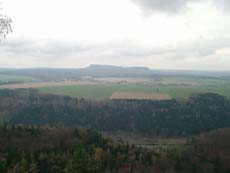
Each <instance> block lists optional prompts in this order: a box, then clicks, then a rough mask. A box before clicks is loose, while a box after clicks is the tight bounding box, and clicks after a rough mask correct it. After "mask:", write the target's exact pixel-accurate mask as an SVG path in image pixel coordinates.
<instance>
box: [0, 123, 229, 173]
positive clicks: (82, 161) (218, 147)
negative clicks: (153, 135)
mask: <svg viewBox="0 0 230 173" xmlns="http://www.w3.org/2000/svg"><path fill="white" fill-rule="evenodd" d="M229 137H230V130H229V129H221V130H217V131H214V132H212V133H208V134H204V135H201V136H198V137H195V138H193V140H189V142H188V143H187V144H186V145H183V146H180V147H178V146H175V147H172V146H171V147H170V146H169V147H157V148H156V147H154V148H152V149H151V148H148V149H145V148H141V147H137V146H134V145H129V144H117V143H114V142H113V141H111V140H109V139H104V138H103V137H102V136H101V135H100V134H98V133H97V132H95V131H93V130H81V129H78V128H70V127H68V128H67V127H61V126H56V127H50V126H43V127H38V126H22V125H16V126H12V125H9V124H2V125H1V126H0V145H1V148H0V172H1V173H6V172H7V173H11V172H12V173H13V172H17V173H25V172H34V173H58V172H68V173H78V172H79V173H92V172H95V173H97V172H98V173H103V172H107V173H110V172H122V173H130V172H133V173H142V172H156V173H163V172H167V173H175V172H183V173H204V172H208V173H228V172H229V171H230V167H229V165H230V160H229V156H230V146H229V145H230V141H229V139H230V138H229Z"/></svg>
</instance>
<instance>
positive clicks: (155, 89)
mask: <svg viewBox="0 0 230 173" xmlns="http://www.w3.org/2000/svg"><path fill="white" fill-rule="evenodd" d="M38 90H39V91H40V92H42V93H51V94H58V95H67V96H71V97H80V98H81V97H84V98H90V99H94V100H100V99H109V98H110V97H111V95H112V94H113V93H114V92H116V91H121V92H146V93H165V94H168V95H169V96H171V97H172V98H188V97H189V96H190V95H191V94H193V93H207V92H212V93H217V94H220V95H223V96H227V97H230V85H228V84H225V85H201V86H180V85H178V86H175V85H151V86H150V85H135V84H97V85H75V86H55V87H41V88H38Z"/></svg>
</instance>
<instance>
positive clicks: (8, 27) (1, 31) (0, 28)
mask: <svg viewBox="0 0 230 173" xmlns="http://www.w3.org/2000/svg"><path fill="white" fill-rule="evenodd" d="M1 12H2V11H1V9H0V41H2V40H3V39H5V38H6V36H7V35H8V34H9V33H11V32H12V31H13V29H12V20H11V18H10V17H8V16H5V15H3V14H2V13H1Z"/></svg>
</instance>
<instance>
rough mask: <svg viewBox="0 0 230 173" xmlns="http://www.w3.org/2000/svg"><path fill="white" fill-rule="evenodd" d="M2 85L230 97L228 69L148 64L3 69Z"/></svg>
mask: <svg viewBox="0 0 230 173" xmlns="http://www.w3.org/2000/svg"><path fill="white" fill-rule="evenodd" d="M0 82H1V84H0V88H2V89H3V88H11V89H17V88H36V89H38V90H39V91H40V92H42V93H50V94H58V95H66V96H71V97H80V98H81V97H82V98H87V99H94V100H95V99H96V100H100V99H109V98H111V96H112V95H113V93H114V92H118V91H119V92H143V93H153V94H154V93H158V94H167V95H169V96H170V97H171V98H182V99H186V98H188V97H189V96H191V95H192V94H194V93H209V92H212V93H217V94H220V95H223V96H227V97H229V96H230V74H229V73H228V72H225V73H224V72H216V73H214V72H189V71H185V72H183V71H180V72H179V71H173V73H172V72H171V71H166V70H165V71H163V70H162V71H160V70H159V71H154V70H150V69H148V68H144V67H129V68H124V67H116V66H106V65H91V66H89V67H87V68H85V69H72V70H71V69H17V70H16V69H11V70H8V71H7V70H2V71H1V72H0Z"/></svg>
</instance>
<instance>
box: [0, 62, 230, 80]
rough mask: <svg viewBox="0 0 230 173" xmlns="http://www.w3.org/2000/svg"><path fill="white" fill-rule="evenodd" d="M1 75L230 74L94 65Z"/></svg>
mask: <svg viewBox="0 0 230 173" xmlns="http://www.w3.org/2000/svg"><path fill="white" fill-rule="evenodd" d="M0 74H7V75H22V76H31V77H34V78H39V79H43V80H62V79H78V78H81V77H83V76H92V77H147V76H153V75H164V76H171V75H180V76H204V77H225V76H230V72H208V71H191V70H156V69H149V68H147V67H121V66H112V65H96V64H92V65H90V66H88V67H86V68H78V69H77V68H76V69H75V68H27V69H4V68H2V69H0Z"/></svg>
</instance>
